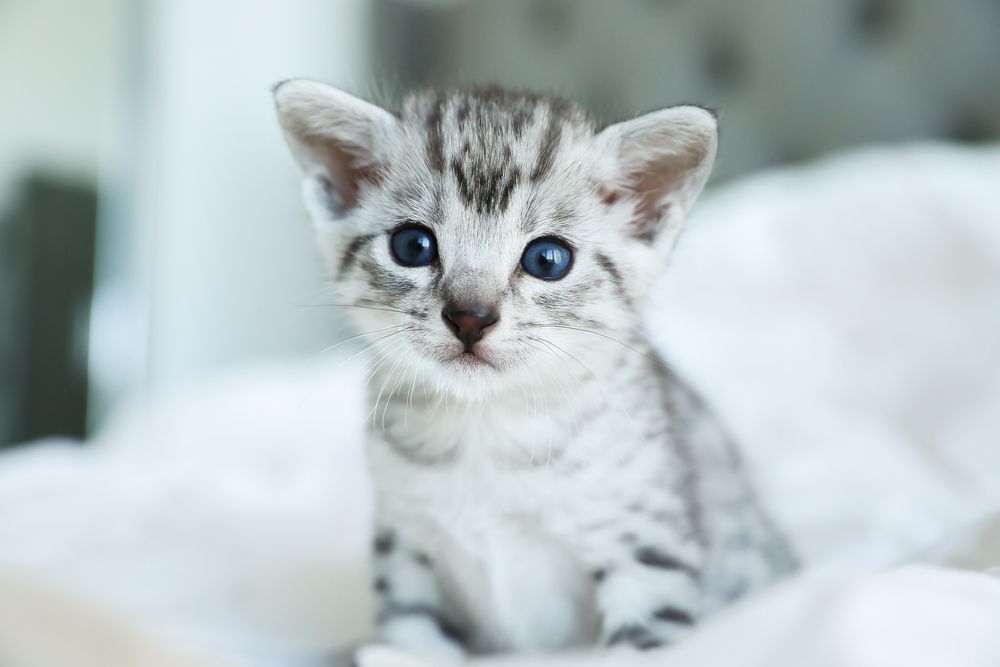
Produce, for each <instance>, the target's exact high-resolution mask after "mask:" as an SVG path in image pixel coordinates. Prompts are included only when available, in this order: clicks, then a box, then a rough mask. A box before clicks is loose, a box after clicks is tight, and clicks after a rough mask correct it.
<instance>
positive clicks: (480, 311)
mask: <svg viewBox="0 0 1000 667" xmlns="http://www.w3.org/2000/svg"><path fill="white" fill-rule="evenodd" d="M441 317H442V318H443V319H444V323H445V324H447V325H448V328H449V329H451V332H452V333H453V334H455V337H456V338H458V339H459V340H460V341H462V342H463V343H465V351H466V352H472V346H473V345H475V344H476V343H478V342H479V341H480V340H482V339H483V336H484V335H485V334H484V333H483V330H484V329H486V328H487V327H489V326H490V325H492V324H495V323H496V321H497V320H499V319H500V316H499V315H497V312H496V310H494V309H493V308H490V307H486V306H474V307H471V308H470V307H467V306H466V307H453V306H445V308H444V310H442V311H441Z"/></svg>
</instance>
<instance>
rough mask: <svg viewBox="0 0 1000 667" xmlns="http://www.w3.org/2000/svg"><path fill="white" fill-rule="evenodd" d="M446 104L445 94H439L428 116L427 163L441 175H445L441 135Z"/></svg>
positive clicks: (442, 138)
mask: <svg viewBox="0 0 1000 667" xmlns="http://www.w3.org/2000/svg"><path fill="white" fill-rule="evenodd" d="M444 104H445V94H444V93H443V92H439V93H438V94H437V95H436V96H435V98H434V102H433V105H432V106H431V112H430V113H429V114H428V115H427V163H428V164H429V165H430V167H431V169H433V170H434V171H436V172H438V173H439V174H441V173H444V137H443V136H442V134H441V122H442V119H443V117H444Z"/></svg>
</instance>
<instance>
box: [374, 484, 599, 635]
mask: <svg viewBox="0 0 1000 667" xmlns="http://www.w3.org/2000/svg"><path fill="white" fill-rule="evenodd" d="M382 472H383V473H384V472H385V471H382ZM411 473H412V471H411ZM382 477H383V478H382V479H381V480H379V481H377V483H376V488H377V489H378V493H379V502H378V505H379V517H380V521H383V522H385V523H387V524H389V525H393V526H396V527H398V529H400V530H403V531H405V532H406V533H407V535H409V536H410V539H411V540H412V541H413V542H414V543H415V544H416V545H417V547H418V548H419V549H420V550H421V551H423V552H426V553H427V554H428V555H429V556H430V559H431V560H432V561H433V563H434V565H433V569H434V576H435V579H436V586H437V588H438V590H439V591H440V592H441V595H442V604H443V605H444V607H445V609H446V611H447V612H448V613H449V615H451V616H452V617H454V618H459V619H470V620H473V621H474V622H472V623H470V627H471V628H473V629H474V635H475V636H473V637H470V638H469V639H470V641H471V642H472V643H473V645H474V647H475V649H476V650H478V651H487V652H488V651H498V650H510V649H513V648H520V649H537V650H549V649H554V648H557V647H564V646H573V645H584V644H589V643H591V642H592V641H593V640H594V638H595V637H596V633H597V630H598V624H597V612H596V608H595V603H594V583H593V579H592V577H591V576H590V575H589V569H588V567H587V566H586V564H585V563H584V562H582V561H581V560H580V559H579V557H578V554H577V553H576V551H575V550H574V549H573V548H572V545H571V542H572V540H571V539H567V538H568V537H569V536H570V535H572V533H573V529H572V526H573V525H574V524H575V523H576V521H575V516H574V512H573V511H572V509H571V508H572V503H570V502H567V500H568V498H567V489H566V485H565V484H559V483H555V481H554V480H553V479H551V478H549V479H546V477H547V476H546V475H544V474H542V475H531V474H527V475H524V474H521V475H518V474H513V473H511V472H509V471H496V470H494V471H493V474H492V475H490V474H486V471H484V470H481V469H478V468H477V467H476V466H472V465H469V466H464V465H461V464H458V465H455V464H453V465H451V466H447V467H444V466H442V467H441V468H440V469H434V470H422V471H420V473H419V474H417V475H413V474H410V475H408V476H405V478H403V477H399V478H395V479H393V476H392V475H388V476H386V475H383V476H382ZM560 491H561V492H560ZM570 495H572V494H570Z"/></svg>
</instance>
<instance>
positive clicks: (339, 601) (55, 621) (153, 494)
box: [0, 146, 1000, 667]
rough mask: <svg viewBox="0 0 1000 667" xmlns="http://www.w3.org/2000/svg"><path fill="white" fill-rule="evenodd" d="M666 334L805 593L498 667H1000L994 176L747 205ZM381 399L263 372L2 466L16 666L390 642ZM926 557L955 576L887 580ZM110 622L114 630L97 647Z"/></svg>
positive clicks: (802, 179) (694, 259) (837, 174)
mask: <svg viewBox="0 0 1000 667" xmlns="http://www.w3.org/2000/svg"><path fill="white" fill-rule="evenodd" d="M649 322H650V330H651V332H652V335H653V336H654V338H656V339H657V340H658V341H659V342H660V343H662V345H663V347H664V349H665V350H666V353H667V356H668V357H669V359H670V360H671V361H672V362H673V364H674V365H675V366H676V367H677V368H678V370H680V371H681V373H682V374H684V375H685V376H687V377H688V378H689V379H690V380H692V381H693V382H694V383H695V384H696V385H697V386H698V387H699V388H700V389H701V390H702V391H703V392H704V393H705V394H706V396H707V397H708V398H709V400H710V401H711V402H712V403H713V404H714V405H715V406H716V407H717V408H718V409H719V411H720V412H721V413H722V415H723V417H724V419H725V420H726V422H727V423H728V424H730V426H731V428H732V430H733V431H734V433H735V435H736V437H737V439H738V440H739V441H740V443H741V445H742V446H743V449H744V451H745V452H746V456H747V458H748V460H749V462H750V464H751V466H752V469H753V471H754V473H755V474H756V476H757V478H758V480H759V487H760V489H761V492H762V495H763V497H764V499H765V501H766V502H767V504H768V505H769V506H770V508H771V509H772V511H773V512H774V514H775V516H776V517H777V518H778V520H779V523H781V524H782V526H784V528H785V529H786V530H787V531H788V533H789V535H790V537H791V538H792V540H793V542H794V544H795V546H796V547H797V549H798V550H799V552H800V553H801V554H802V556H803V557H804V559H805V561H806V563H807V567H806V570H805V571H804V572H803V573H802V574H801V575H799V576H798V577H796V578H794V579H792V580H790V581H788V582H785V583H783V584H781V585H779V586H777V587H775V588H774V589H773V590H771V591H767V592H765V593H763V594H761V595H759V596H757V597H755V598H754V599H750V600H747V601H745V602H743V603H741V604H739V605H737V606H735V607H734V608H732V609H731V610H728V611H727V612H725V613H723V614H721V615H720V616H719V617H717V618H715V619H713V620H711V621H710V622H709V623H707V624H705V626H704V627H702V628H699V630H697V631H696V632H695V633H694V634H693V636H692V637H691V638H690V639H689V640H687V641H686V642H684V643H682V644H681V645H679V646H677V647H674V648H670V649H665V650H658V651H654V652H651V653H649V654H643V655H634V654H623V653H613V654H603V653H599V652H594V653H592V654H586V655H574V656H558V657H549V658H529V657H509V658H503V659H491V661H494V662H495V661H500V662H516V663H518V664H522V665H527V664H529V663H532V664H533V663H535V662H546V663H549V664H555V663H559V664H570V663H572V664H580V665H581V667H582V666H583V665H584V664H589V663H593V662H606V661H608V660H613V661H614V662H615V664H619V663H620V662H622V661H626V662H636V663H643V664H645V663H650V662H655V663H657V664H660V665H663V666H664V667H667V666H675V665H676V666H678V667H680V666H683V667H695V666H702V665H713V666H714V665H724V666H727V665H733V666H736V665H740V666H741V667H742V666H747V667H749V666H750V665H769V666H771V665H819V666H826V665H831V666H832V665H843V666H845V667H846V666H850V667H862V666H867V665H886V664H900V665H907V666H908V667H917V666H920V665H934V666H935V667H937V666H939V665H944V664H947V665H969V666H970V667H971V666H978V665H983V666H985V665H997V664H1000V630H998V628H1000V582H998V581H996V580H995V579H994V578H992V577H991V576H989V575H988V574H983V573H981V572H982V571H986V570H988V569H989V568H990V567H995V566H998V565H1000V519H996V518H994V519H992V520H991V519H990V518H989V516H990V512H991V511H993V510H995V509H997V508H1000V149H996V148H992V149H978V150H972V149H959V148H951V147H943V146H919V147H909V148H894V149H883V150H875V149H871V150H866V151H857V152H853V153H850V154H844V155H841V156H837V157H834V158H830V159H827V160H825V161H823V162H821V163H818V164H815V165H808V166H803V167H796V168H789V169H783V170H778V171H773V172H771V173H767V174H762V175H759V176H756V177H752V178H749V179H745V180H743V181H742V182H740V183H736V184H733V185H730V186H728V187H726V188H723V189H721V190H719V191H717V192H715V193H713V194H712V195H711V196H710V197H709V199H708V200H706V202H704V204H703V205H701V207H700V208H699V210H698V211H697V213H696V215H695V217H694V218H693V220H692V226H691V229H690V231H689V232H688V233H687V234H686V235H685V236H684V237H683V238H682V242H681V245H680V247H679V250H678V253H677V257H676V261H675V266H674V267H673V269H672V270H671V272H670V273H669V274H668V276H667V277H666V279H665V281H664V283H663V285H662V288H661V289H660V290H658V296H657V298H656V299H655V300H654V303H653V304H652V306H651V309H650V317H649ZM341 364H342V365H341ZM361 376H362V369H361V364H360V363H359V362H358V360H354V361H349V362H347V363H343V357H341V358H337V359H324V358H320V359H319V360H315V361H311V362H309V363H291V362H290V363H286V364H274V365H271V366H268V367H260V368H254V369H246V370H245V371H243V372H240V373H235V374H230V375H228V376H227V377H223V378H218V379H215V380H212V381H210V382H206V383H204V384H202V385H201V386H198V387H189V388H185V389H184V390H183V391H179V392H176V393H175V394H173V395H171V396H161V397H157V398H156V399H154V400H151V401H149V402H148V403H147V404H144V405H139V404H136V405H133V406H132V407H131V408H130V409H128V410H126V411H124V412H123V413H122V415H120V416H119V418H118V419H117V420H116V421H115V422H114V423H113V425H112V426H111V427H110V428H108V429H107V430H106V431H105V432H104V433H102V434H101V435H100V436H99V437H98V438H97V439H96V441H95V442H94V443H92V444H91V445H90V446H89V447H87V448H85V449H81V448H79V447H77V446H75V445H67V444H65V443H47V444H40V445H35V446H32V447H30V448H25V449H21V450H19V451H13V452H9V453H6V454H3V455H2V456H0V664H2V665H5V667H6V666H8V665H9V666H10V667H19V666H20V665H49V664H50V665H74V666H75V665H89V664H95V665H104V666H105V667H114V665H118V664H121V665H126V664H143V665H145V664H157V663H156V662H155V661H156V660H160V664H164V665H167V664H178V665H180V664H196V663H195V662H194V661H196V660H197V661H201V662H198V663H197V664H206V665H207V664H216V663H217V664H246V665H303V666H304V665H312V664H318V663H317V661H318V660H319V659H320V658H321V657H322V656H323V655H325V654H327V653H329V651H331V650H332V649H334V648H335V647H338V646H345V645H348V644H350V643H351V642H354V641H358V640H360V639H363V638H364V637H366V636H367V635H368V633H369V632H370V626H369V623H370V621H369V618H370V609H371V606H370V605H371V600H370V597H369V593H368V575H367V564H366V558H365V554H366V553H367V548H368V543H369V529H368V516H369V512H370V507H369V499H368V482H367V479H366V477H365V472H364V467H363V462H362V458H361V454H360V441H361V430H362V427H361V424H360V420H361V418H362V416H363V414H364V410H363V407H362V399H361V392H360V389H359V388H360V385H361V382H362V380H361V379H360V378H361ZM977 522H978V524H977ZM974 524H976V525H978V527H977V528H964V527H966V526H972V525H974ZM963 528H964V532H963ZM949 535H955V537H953V538H952V540H951V542H950V543H946V544H944V545H943V546H938V547H937V548H934V547H935V545H937V544H940V543H941V541H942V540H945V539H946V538H948V537H949ZM917 557H919V558H921V559H922V560H924V561H925V562H932V563H934V565H920V566H917V565H907V566H903V567H896V568H891V567H890V568H889V569H886V568H887V567H889V566H892V565H894V564H896V563H900V562H903V561H906V560H912V559H914V558H917ZM956 567H961V568H965V569H966V570H968V571H964V572H963V571H958V570H956V569H953V568H956ZM977 571H978V572H977ZM39 600H41V602H39ZM33 605H34V606H33ZM80 605H83V606H82V607H81V606H80ZM88 605H89V606H90V607H93V608H95V609H100V610H102V611H101V614H105V615H106V617H107V619H108V620H107V626H102V627H112V628H114V629H113V630H108V631H107V633H105V634H102V632H103V631H98V630H93V631H87V632H81V631H80V628H81V627H89V626H86V623H85V622H84V621H83V620H81V619H87V618H91V614H90V613H89V612H81V611H80V609H86V608H87V606H88ZM34 608H37V609H46V610H47V611H46V612H45V613H41V612H39V613H37V614H35V615H32V614H31V613H27V612H26V611H25V610H29V611H30V609H34ZM59 609H61V610H62V611H63V612H65V613H60V612H59V611H54V610H59ZM101 618H105V616H101ZM26 619H27V620H26ZM32 624H33V625H32ZM47 624H48V625H47ZM81 624H83V625H81ZM50 626H51V627H50ZM72 628H76V630H75V631H74V630H73V629H72ZM32 629H34V630H36V631H37V632H36V633H35V634H33V632H32ZM53 633H58V634H55V635H54V634H53ZM46 637H47V638H49V641H45V640H44V639H41V638H46ZM95 637H97V638H100V639H99V641H98V644H99V646H100V647H103V649H101V650H104V653H99V655H100V657H99V658H94V657H93V656H94V655H97V654H94V653H93V650H95V649H94V646H93V645H91V644H93V641H94V638H95ZM88 638H89V639H88ZM52 641H58V643H59V645H60V646H64V647H67V650H66V651H64V652H63V653H62V654H61V655H62V657H59V656H56V657H52V651H51V647H52V643H51V642H52ZM88 641H90V642H91V644H88ZM116 642H118V643H122V646H128V647H131V648H130V649H127V650H126V648H121V650H118V651H117V652H116V651H115V650H113V649H114V646H116V645H117V644H116ZM46 646H48V649H49V651H48V653H46ZM109 647H111V649H109ZM109 650H110V652H108V651H109ZM129 651H131V653H130V652H129ZM154 655H155V656H158V657H156V658H153V657H150V656H154ZM185 655H186V656H187V657H184V656H185ZM39 656H42V657H39ZM46 656H48V657H46ZM67 656H70V657H67ZM88 656H91V658H90V660H91V661H90V662H88V661H87V660H88ZM109 656H110V657H109ZM136 656H145V657H142V658H141V659H140V658H136ZM407 660H408V658H407V657H406V656H401V655H399V654H397V653H395V652H392V651H387V650H385V649H371V650H369V651H368V652H366V653H364V654H363V662H364V663H365V665H366V666H367V665H372V666H374V667H377V666H378V665H382V664H385V665H389V664H402V663H403V662H406V661H407Z"/></svg>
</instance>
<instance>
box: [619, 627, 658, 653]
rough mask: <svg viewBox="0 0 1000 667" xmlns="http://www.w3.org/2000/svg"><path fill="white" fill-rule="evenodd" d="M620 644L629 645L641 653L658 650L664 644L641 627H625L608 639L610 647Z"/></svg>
mask: <svg viewBox="0 0 1000 667" xmlns="http://www.w3.org/2000/svg"><path fill="white" fill-rule="evenodd" d="M618 644H629V645H631V646H633V647H635V648H637V649H639V650H640V651H645V650H647V649H651V648H656V647H657V646H660V645H661V644H662V642H660V640H659V639H657V638H656V637H655V636H653V633H652V632H650V631H649V630H647V629H646V628H644V627H643V626H641V625H634V624H633V625H623V626H622V627H620V628H618V629H617V630H615V631H614V632H612V633H611V636H610V637H608V646H617V645H618Z"/></svg>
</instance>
